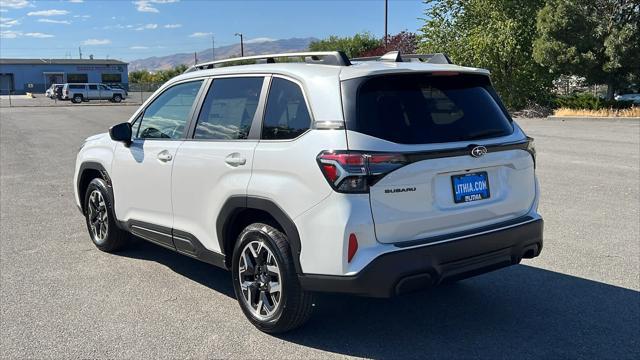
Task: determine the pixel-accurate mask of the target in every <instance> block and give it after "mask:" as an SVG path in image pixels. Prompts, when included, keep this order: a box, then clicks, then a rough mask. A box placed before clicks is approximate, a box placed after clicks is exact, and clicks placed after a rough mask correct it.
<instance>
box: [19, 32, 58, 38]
mask: <svg viewBox="0 0 640 360" xmlns="http://www.w3.org/2000/svg"><path fill="white" fill-rule="evenodd" d="M24 36H26V37H32V38H38V39H45V38H52V37H54V36H55V35H52V34H45V33H41V32H28V33H24Z"/></svg>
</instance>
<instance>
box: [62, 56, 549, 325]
mask: <svg viewBox="0 0 640 360" xmlns="http://www.w3.org/2000/svg"><path fill="white" fill-rule="evenodd" d="M239 60H242V61H239ZM250 61H253V62H255V64H250V65H238V63H245V64H246V63H247V62H250ZM535 156H536V154H535V150H534V146H533V139H531V138H529V137H527V136H526V135H525V134H524V132H523V131H522V129H521V128H520V127H519V126H518V125H517V124H516V123H515V122H514V121H513V120H512V119H511V118H510V116H509V114H508V113H507V111H506V109H505V107H504V106H503V105H502V103H501V101H500V99H499V98H498V96H497V94H496V92H495V91H494V89H493V88H492V86H491V82H490V79H489V72H488V71H486V70H482V69H477V68H470V67H462V66H457V65H453V64H451V63H450V61H449V60H448V58H447V57H446V56H444V55H443V54H435V55H400V54H398V53H397V52H393V53H389V54H387V55H384V56H382V57H378V58H361V59H351V60H350V59H348V58H347V57H346V56H345V55H344V53H342V52H314V53H296V54H276V55H262V56H252V57H246V58H241V59H231V60H225V61H217V62H212V63H205V64H200V65H197V66H195V67H193V68H191V69H189V70H188V71H187V72H186V73H185V74H183V75H180V76H177V77H176V78H174V79H172V80H170V81H168V82H167V83H166V84H164V85H163V86H162V87H161V88H160V89H159V90H158V91H156V92H155V94H154V95H153V96H151V97H150V98H149V100H147V101H146V102H145V103H144V104H143V105H142V106H141V107H140V109H138V110H137V111H136V112H135V113H134V115H133V116H132V117H131V119H130V120H129V121H128V122H125V123H121V124H118V125H115V126H113V127H112V128H111V129H110V130H109V134H101V135H96V136H92V137H90V138H88V139H87V140H86V141H85V143H84V145H83V146H82V147H81V149H80V151H79V154H78V157H77V162H76V168H75V177H74V187H75V198H76V203H77V205H78V207H79V208H80V211H81V212H82V213H83V214H84V216H85V217H86V223H87V227H88V230H89V233H90V235H91V239H92V241H93V242H94V243H95V245H96V246H97V247H98V248H99V249H100V250H103V251H107V252H112V251H116V250H118V249H120V248H121V247H122V246H123V245H125V243H126V242H127V241H128V238H129V234H133V235H135V236H137V237H139V238H142V239H145V240H148V241H150V242H152V243H155V244H157V245H160V246H163V247H165V248H167V249H170V250H173V251H176V252H178V253H181V254H184V255H187V256H190V257H193V258H195V259H198V260H201V261H204V262H207V263H210V264H213V265H216V266H219V267H222V268H225V269H229V270H230V271H231V277H232V281H233V286H234V289H235V293H236V296H237V298H238V302H239V304H240V307H241V309H242V311H243V312H244V314H245V315H246V316H247V318H248V319H249V320H250V321H251V322H252V323H253V324H254V325H255V326H256V327H257V328H259V329H260V330H262V331H265V332H270V333H276V332H283V331H287V330H290V329H293V328H295V327H297V326H299V325H301V324H302V323H304V322H305V321H306V320H307V319H308V318H309V316H310V314H311V310H312V308H313V305H314V297H313V294H314V293H315V292H341V293H350V294H356V295H363V296H373V297H389V296H392V295H396V294H400V293H404V292H408V291H412V290H417V289H422V288H427V287H430V286H433V285H437V284H440V283H442V282H448V281H456V280H459V279H462V278H466V277H469V276H473V275H477V274H480V273H484V272H487V271H491V270H494V269H497V268H500V267H504V266H509V265H513V264H518V263H519V262H520V261H521V259H523V258H533V257H535V256H538V255H539V254H540V251H541V249H542V231H543V221H542V218H541V216H540V215H539V214H538V213H537V205H538V197H539V188H538V182H537V180H536V175H535Z"/></svg>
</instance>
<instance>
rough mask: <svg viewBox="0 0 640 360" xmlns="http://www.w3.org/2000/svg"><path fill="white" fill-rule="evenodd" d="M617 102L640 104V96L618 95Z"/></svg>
mask: <svg viewBox="0 0 640 360" xmlns="http://www.w3.org/2000/svg"><path fill="white" fill-rule="evenodd" d="M615 99H616V100H617V101H632V102H633V103H634V104H640V94H622V95H616V97H615Z"/></svg>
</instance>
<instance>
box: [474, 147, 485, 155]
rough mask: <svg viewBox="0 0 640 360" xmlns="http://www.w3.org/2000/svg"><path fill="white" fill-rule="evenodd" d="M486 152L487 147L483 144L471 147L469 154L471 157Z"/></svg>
mask: <svg viewBox="0 0 640 360" xmlns="http://www.w3.org/2000/svg"><path fill="white" fill-rule="evenodd" d="M486 153H487V148H486V147H484V146H476V147H474V148H473V149H471V156H473V157H480V156H482V155H484V154H486Z"/></svg>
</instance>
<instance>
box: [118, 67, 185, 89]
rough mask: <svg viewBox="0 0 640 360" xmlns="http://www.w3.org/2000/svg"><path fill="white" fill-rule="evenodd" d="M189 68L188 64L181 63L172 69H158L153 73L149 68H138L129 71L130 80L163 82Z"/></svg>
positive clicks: (131, 81)
mask: <svg viewBox="0 0 640 360" xmlns="http://www.w3.org/2000/svg"><path fill="white" fill-rule="evenodd" d="M187 69H188V66H187V65H184V64H180V65H178V66H176V67H174V68H172V69H168V70H158V71H156V72H155V73H151V72H149V71H148V70H146V69H145V70H136V71H132V72H130V73H129V82H130V83H132V84H142V83H163V82H166V81H167V80H169V79H171V78H173V77H176V76H178V75H180V74H182V73H183V72H185V71H186V70H187Z"/></svg>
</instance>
